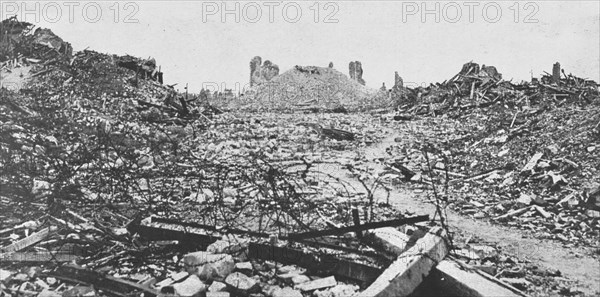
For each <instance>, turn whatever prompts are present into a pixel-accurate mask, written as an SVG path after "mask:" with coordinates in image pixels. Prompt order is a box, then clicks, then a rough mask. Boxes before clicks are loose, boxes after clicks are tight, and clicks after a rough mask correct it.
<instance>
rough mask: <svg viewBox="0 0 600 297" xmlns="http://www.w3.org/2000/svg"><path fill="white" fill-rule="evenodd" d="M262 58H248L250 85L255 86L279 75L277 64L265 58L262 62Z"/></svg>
mask: <svg viewBox="0 0 600 297" xmlns="http://www.w3.org/2000/svg"><path fill="white" fill-rule="evenodd" d="M261 63H262V58H261V57H259V56H256V57H254V58H252V60H250V86H251V87H252V86H255V85H258V84H261V83H264V82H267V81H270V80H271V79H273V77H275V76H277V75H279V66H277V64H273V63H272V62H271V61H269V60H266V61H265V62H264V63H262V65H261Z"/></svg>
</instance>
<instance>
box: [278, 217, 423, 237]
mask: <svg viewBox="0 0 600 297" xmlns="http://www.w3.org/2000/svg"><path fill="white" fill-rule="evenodd" d="M428 220H429V215H423V216H416V217H410V218H403V219H397V220H389V221H382V222H373V223H366V224H362V225H360V226H349V227H343V228H333V229H327V230H320V231H309V232H304V233H296V234H289V235H288V238H289V239H290V240H299V239H304V238H314V237H321V236H327V235H341V234H344V233H346V232H358V231H365V230H370V229H376V228H382V227H397V226H402V225H406V224H413V223H419V222H425V221H428Z"/></svg>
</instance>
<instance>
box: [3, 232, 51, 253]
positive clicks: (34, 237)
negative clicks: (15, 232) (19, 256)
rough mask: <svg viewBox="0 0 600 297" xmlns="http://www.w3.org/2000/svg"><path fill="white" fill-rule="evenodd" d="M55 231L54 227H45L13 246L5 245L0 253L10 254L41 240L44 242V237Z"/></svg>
mask: <svg viewBox="0 0 600 297" xmlns="http://www.w3.org/2000/svg"><path fill="white" fill-rule="evenodd" d="M54 230H56V227H53V226H52V227H47V228H44V229H42V230H40V231H38V232H36V233H33V234H31V235H30V236H28V237H25V238H23V239H21V240H19V241H17V242H15V243H13V244H10V245H7V246H6V247H3V248H0V253H11V252H18V251H20V250H22V249H24V248H27V247H30V246H32V245H34V244H36V243H38V242H40V241H42V240H44V239H45V238H46V237H48V236H49V235H50V232H51V231H54Z"/></svg>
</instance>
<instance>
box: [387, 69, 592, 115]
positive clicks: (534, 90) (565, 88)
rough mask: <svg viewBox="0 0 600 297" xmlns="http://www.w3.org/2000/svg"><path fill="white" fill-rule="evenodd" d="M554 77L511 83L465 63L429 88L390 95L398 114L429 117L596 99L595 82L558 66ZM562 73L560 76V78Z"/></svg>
mask: <svg viewBox="0 0 600 297" xmlns="http://www.w3.org/2000/svg"><path fill="white" fill-rule="evenodd" d="M554 68H555V69H554V71H553V74H546V75H544V76H543V77H542V78H541V81H540V80H538V79H533V80H532V82H530V83H529V82H522V83H520V84H513V83H512V82H510V81H505V80H503V79H502V75H501V74H500V73H499V72H498V71H497V70H496V68H495V67H494V66H485V65H483V66H481V67H480V66H479V64H477V63H473V62H468V63H466V64H464V65H463V67H462V69H461V71H460V72H459V73H457V74H456V75H455V76H454V77H452V78H451V79H449V80H447V81H444V82H442V83H436V84H431V85H430V86H429V87H418V88H415V89H410V88H404V90H405V91H404V92H393V93H392V94H395V95H396V96H395V97H396V99H397V100H398V101H400V104H401V106H400V108H399V109H400V113H403V114H417V115H424V114H432V115H439V114H445V113H452V114H454V115H460V114H461V113H462V111H463V110H467V109H472V108H477V107H481V108H483V107H488V106H491V105H494V104H497V103H499V104H508V105H510V106H513V107H514V106H531V105H538V104H542V105H547V104H557V105H562V104H565V103H579V104H584V105H585V104H589V103H591V101H592V100H594V99H595V98H598V96H599V94H600V91H599V89H598V84H597V83H596V82H594V81H591V80H587V79H582V78H579V77H576V76H573V75H571V74H569V75H566V74H565V72H564V70H561V69H560V64H558V63H557V64H555V65H554ZM561 72H562V76H561Z"/></svg>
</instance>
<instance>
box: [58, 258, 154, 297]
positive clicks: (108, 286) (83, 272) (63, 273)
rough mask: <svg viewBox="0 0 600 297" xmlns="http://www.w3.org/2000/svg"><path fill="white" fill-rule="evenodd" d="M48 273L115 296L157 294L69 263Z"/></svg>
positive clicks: (138, 285) (148, 289)
mask: <svg viewBox="0 0 600 297" xmlns="http://www.w3.org/2000/svg"><path fill="white" fill-rule="evenodd" d="M48 275H49V276H52V277H55V278H57V279H61V280H66V281H71V282H76V283H84V284H88V285H93V286H94V287H95V288H96V289H99V290H103V291H106V292H109V293H111V294H114V295H117V296H140V294H142V293H143V294H144V296H147V297H151V296H157V295H158V291H156V290H153V289H150V288H148V287H146V286H143V285H140V284H137V283H134V282H130V281H126V280H122V279H118V278H116V277H112V276H109V275H104V274H102V273H99V272H96V271H93V270H87V269H84V268H80V267H76V266H71V265H64V266H60V267H58V268H56V269H55V270H54V271H51V272H50V273H48ZM134 294H135V295H134Z"/></svg>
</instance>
